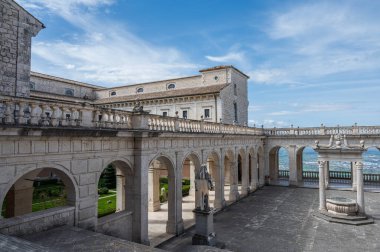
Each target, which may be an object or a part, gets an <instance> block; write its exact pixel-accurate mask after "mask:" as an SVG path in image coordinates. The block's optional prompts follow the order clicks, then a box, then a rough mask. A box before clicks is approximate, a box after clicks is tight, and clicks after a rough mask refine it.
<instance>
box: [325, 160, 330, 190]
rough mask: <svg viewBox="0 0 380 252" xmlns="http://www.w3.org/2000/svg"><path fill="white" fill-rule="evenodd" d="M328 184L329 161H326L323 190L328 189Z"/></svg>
mask: <svg viewBox="0 0 380 252" xmlns="http://www.w3.org/2000/svg"><path fill="white" fill-rule="evenodd" d="M329 184H330V161H326V165H325V188H326V189H327V188H329Z"/></svg>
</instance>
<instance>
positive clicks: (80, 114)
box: [77, 109, 83, 127]
mask: <svg viewBox="0 0 380 252" xmlns="http://www.w3.org/2000/svg"><path fill="white" fill-rule="evenodd" d="M77 113H78V116H77V126H78V127H80V126H83V125H82V124H83V110H81V109H77Z"/></svg>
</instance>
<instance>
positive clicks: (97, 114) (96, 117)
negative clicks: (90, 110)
mask: <svg viewBox="0 0 380 252" xmlns="http://www.w3.org/2000/svg"><path fill="white" fill-rule="evenodd" d="M99 116H100V112H99V111H98V110H95V111H94V117H93V123H94V126H95V127H99Z"/></svg>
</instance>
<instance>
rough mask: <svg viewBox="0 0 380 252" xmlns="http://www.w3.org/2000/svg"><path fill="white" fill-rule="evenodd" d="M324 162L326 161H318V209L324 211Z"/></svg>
mask: <svg viewBox="0 0 380 252" xmlns="http://www.w3.org/2000/svg"><path fill="white" fill-rule="evenodd" d="M325 164H326V161H318V165H319V210H320V211H323V210H325V211H326V188H325V179H324V178H325Z"/></svg>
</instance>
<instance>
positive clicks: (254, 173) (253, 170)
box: [250, 156, 260, 191]
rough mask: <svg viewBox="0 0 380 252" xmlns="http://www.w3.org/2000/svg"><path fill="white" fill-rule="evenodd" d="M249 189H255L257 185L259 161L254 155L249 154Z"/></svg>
mask: <svg viewBox="0 0 380 252" xmlns="http://www.w3.org/2000/svg"><path fill="white" fill-rule="evenodd" d="M250 169H251V190H252V191H256V190H257V188H258V187H259V176H258V175H259V174H258V172H259V169H260V168H259V163H258V160H257V159H256V158H255V157H254V156H251V167H250Z"/></svg>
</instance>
